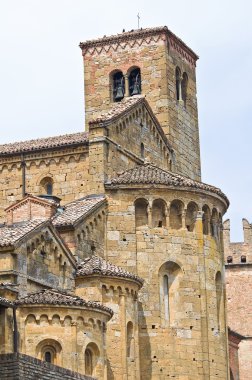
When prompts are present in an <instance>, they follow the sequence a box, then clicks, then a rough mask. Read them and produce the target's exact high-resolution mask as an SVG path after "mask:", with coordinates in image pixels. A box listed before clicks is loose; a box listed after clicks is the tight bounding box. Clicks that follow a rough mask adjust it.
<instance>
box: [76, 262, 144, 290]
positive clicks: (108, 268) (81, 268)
mask: <svg viewBox="0 0 252 380" xmlns="http://www.w3.org/2000/svg"><path fill="white" fill-rule="evenodd" d="M76 275H77V276H90V275H100V276H108V277H120V278H127V279H130V280H134V281H136V282H138V283H139V284H140V285H142V284H143V279H141V278H140V277H138V276H137V275H135V274H134V273H131V272H128V271H126V270H125V269H122V268H120V267H118V266H116V265H114V264H111V263H110V262H109V261H106V260H104V259H102V258H101V257H99V256H96V255H93V256H91V257H88V258H86V259H85V260H84V261H82V262H81V263H80V264H79V265H78V269H77V273H76Z"/></svg>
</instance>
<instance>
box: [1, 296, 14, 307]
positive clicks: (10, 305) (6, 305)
mask: <svg viewBox="0 0 252 380" xmlns="http://www.w3.org/2000/svg"><path fill="white" fill-rule="evenodd" d="M0 305H2V306H5V307H13V303H12V302H11V301H9V300H7V299H6V298H4V297H0Z"/></svg>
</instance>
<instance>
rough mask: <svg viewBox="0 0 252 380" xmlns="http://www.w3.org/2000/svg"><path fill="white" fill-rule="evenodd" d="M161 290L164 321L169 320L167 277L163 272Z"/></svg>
mask: <svg viewBox="0 0 252 380" xmlns="http://www.w3.org/2000/svg"><path fill="white" fill-rule="evenodd" d="M163 289H164V290H163V292H164V318H165V321H169V319H170V317H169V278H168V275H167V274H165V275H164V277H163Z"/></svg>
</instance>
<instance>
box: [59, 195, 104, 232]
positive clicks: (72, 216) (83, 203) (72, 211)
mask: <svg viewBox="0 0 252 380" xmlns="http://www.w3.org/2000/svg"><path fill="white" fill-rule="evenodd" d="M104 201H105V197H104V195H100V196H99V195H97V196H87V197H85V198H82V199H78V200H77V201H73V202H71V203H68V204H67V205H65V206H64V209H63V211H62V212H61V213H59V214H57V215H56V216H55V217H54V218H53V220H52V223H53V225H54V226H56V227H61V226H69V225H73V224H74V223H76V222H77V221H78V220H79V219H80V218H82V217H83V216H85V215H88V214H89V213H90V212H91V211H92V210H93V209H95V208H96V207H97V206H99V205H101V204H102V203H103V202H104Z"/></svg>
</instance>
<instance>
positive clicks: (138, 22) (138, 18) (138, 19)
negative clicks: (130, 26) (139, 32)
mask: <svg viewBox="0 0 252 380" xmlns="http://www.w3.org/2000/svg"><path fill="white" fill-rule="evenodd" d="M139 24H140V15H139V12H138V14H137V29H139Z"/></svg>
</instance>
